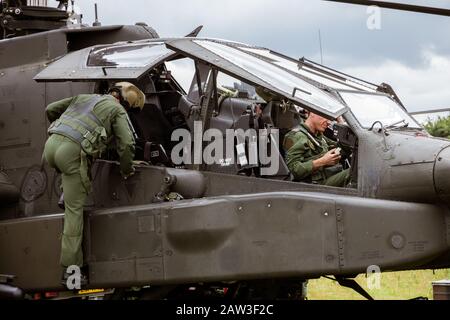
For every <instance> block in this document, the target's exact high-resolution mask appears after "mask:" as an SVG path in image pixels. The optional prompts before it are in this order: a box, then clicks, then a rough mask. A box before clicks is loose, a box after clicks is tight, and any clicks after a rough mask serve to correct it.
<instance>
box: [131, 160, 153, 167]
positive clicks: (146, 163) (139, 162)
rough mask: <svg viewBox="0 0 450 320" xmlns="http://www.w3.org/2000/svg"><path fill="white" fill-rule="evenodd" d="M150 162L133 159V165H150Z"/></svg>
mask: <svg viewBox="0 0 450 320" xmlns="http://www.w3.org/2000/svg"><path fill="white" fill-rule="evenodd" d="M148 165H149V163H148V162H147V161H142V160H133V166H148Z"/></svg>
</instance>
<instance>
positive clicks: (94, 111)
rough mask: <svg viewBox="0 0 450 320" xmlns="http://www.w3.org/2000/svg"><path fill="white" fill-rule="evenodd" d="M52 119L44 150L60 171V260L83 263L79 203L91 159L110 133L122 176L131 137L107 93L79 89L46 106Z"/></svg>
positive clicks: (129, 167)
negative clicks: (62, 224) (85, 92)
mask: <svg viewBox="0 0 450 320" xmlns="http://www.w3.org/2000/svg"><path fill="white" fill-rule="evenodd" d="M46 114H47V118H48V119H49V120H50V122H51V123H52V124H51V125H50V127H49V129H48V133H49V135H50V137H49V138H48V140H47V142H46V144H45V148H44V155H45V158H46V160H47V162H48V163H49V165H50V166H51V167H53V168H55V169H56V170H58V171H59V172H61V177H62V186H63V191H64V204H65V215H64V231H63V235H62V241H61V259H60V262H61V265H62V266H64V267H68V266H71V265H78V266H80V267H81V266H82V265H83V252H82V239H83V206H84V202H85V200H86V196H87V194H88V193H89V191H90V188H91V181H90V165H91V163H92V161H93V160H95V159H96V158H99V157H100V156H101V155H102V153H103V152H104V151H105V150H106V148H107V146H108V144H109V143H110V142H111V141H112V139H113V138H115V142H116V144H115V146H116V150H117V153H118V154H119V157H120V168H121V172H122V174H123V175H124V176H127V175H130V174H132V173H133V171H134V168H133V158H134V152H135V141H134V138H133V134H132V131H131V129H130V125H129V119H128V116H127V112H126V111H125V109H124V108H123V107H122V105H121V104H120V103H119V102H118V101H117V100H116V99H115V98H114V97H112V96H109V95H105V96H100V95H88V94H83V95H78V96H75V97H72V98H67V99H64V100H61V101H57V102H54V103H51V104H49V105H48V106H47V108H46Z"/></svg>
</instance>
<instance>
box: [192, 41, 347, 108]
mask: <svg viewBox="0 0 450 320" xmlns="http://www.w3.org/2000/svg"><path fill="white" fill-rule="evenodd" d="M193 42H194V43H196V44H198V45H199V46H201V47H202V48H204V49H207V50H208V51H210V52H212V53H214V54H216V55H217V56H219V57H221V58H222V59H225V60H226V61H228V62H229V63H231V64H233V65H234V66H236V67H238V68H240V69H241V70H244V71H246V72H249V73H250V74H252V75H253V76H255V77H256V78H258V79H259V80H261V81H262V83H266V84H268V85H270V86H272V87H274V88H276V89H277V91H279V92H281V93H283V95H284V96H286V97H292V95H293V92H294V89H295V88H297V89H296V90H295V95H294V96H293V98H297V99H299V100H300V101H301V102H306V104H307V105H308V107H310V108H312V109H316V110H318V111H322V112H324V111H325V113H328V114H333V115H336V114H337V115H339V114H342V113H343V112H344V111H345V109H346V108H345V106H344V105H343V104H341V103H340V102H339V101H338V100H337V99H336V98H335V97H333V96H332V95H331V94H328V93H327V92H325V91H323V90H321V89H319V88H317V87H315V86H314V85H312V84H310V83H308V82H306V81H305V80H303V79H301V78H299V77H297V76H295V75H293V74H292V73H290V72H288V71H286V70H284V69H282V68H280V67H279V66H277V65H276V64H273V63H271V62H269V61H267V59H261V58H258V57H257V56H255V55H253V54H250V53H246V52H244V51H242V50H240V49H239V47H240V48H242V47H243V45H236V44H235V43H232V44H227V43H219V42H217V41H211V40H200V39H199V40H193ZM191 53H195V52H191Z"/></svg>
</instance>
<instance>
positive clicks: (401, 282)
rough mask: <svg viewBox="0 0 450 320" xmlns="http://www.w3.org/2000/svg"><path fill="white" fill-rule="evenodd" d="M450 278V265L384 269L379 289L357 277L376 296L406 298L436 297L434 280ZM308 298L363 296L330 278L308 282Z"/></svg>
mask: <svg viewBox="0 0 450 320" xmlns="http://www.w3.org/2000/svg"><path fill="white" fill-rule="evenodd" d="M443 279H450V269H443V270H435V271H433V270H421V271H402V272H383V273H382V274H381V285H380V288H379V289H372V290H369V289H368V288H367V278H366V276H365V275H364V274H362V275H359V276H358V277H357V278H356V281H357V282H358V283H359V285H360V286H361V287H363V288H364V289H365V290H366V291H367V292H368V293H369V294H370V295H371V296H372V297H373V298H374V299H376V300H407V299H413V298H417V297H427V298H428V299H433V288H432V284H431V283H432V282H433V281H438V280H443ZM308 299H309V300H362V299H364V298H363V297H362V296H360V295H359V294H358V293H356V292H355V291H353V290H352V289H348V288H345V287H341V286H340V285H339V284H338V283H337V282H335V281H333V280H329V279H327V278H320V279H315V280H310V281H309V282H308Z"/></svg>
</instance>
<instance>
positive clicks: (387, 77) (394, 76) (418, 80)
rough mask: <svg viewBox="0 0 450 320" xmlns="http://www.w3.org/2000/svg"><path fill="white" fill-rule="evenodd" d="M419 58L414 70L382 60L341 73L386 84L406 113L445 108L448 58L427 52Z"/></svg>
mask: <svg viewBox="0 0 450 320" xmlns="http://www.w3.org/2000/svg"><path fill="white" fill-rule="evenodd" d="M421 56H422V63H421V65H420V66H418V67H415V68H413V67H411V66H408V65H406V64H404V63H403V62H400V61H395V60H386V61H384V62H383V63H381V64H379V65H365V66H364V65H362V66H357V67H348V68H345V69H344V70H342V71H344V72H346V73H348V74H351V75H354V76H357V77H360V78H362V79H364V80H367V81H369V82H373V83H377V84H380V83H382V82H386V83H389V84H390V85H391V86H392V87H393V88H394V90H395V91H396V92H397V94H398V95H399V97H400V99H401V100H402V101H403V103H404V104H405V106H406V107H407V109H408V110H409V111H420V110H427V109H428V110H429V109H439V108H449V107H450V90H449V84H450V55H441V54H438V53H436V52H435V51H434V50H433V49H430V48H427V49H423V50H422V54H421Z"/></svg>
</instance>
